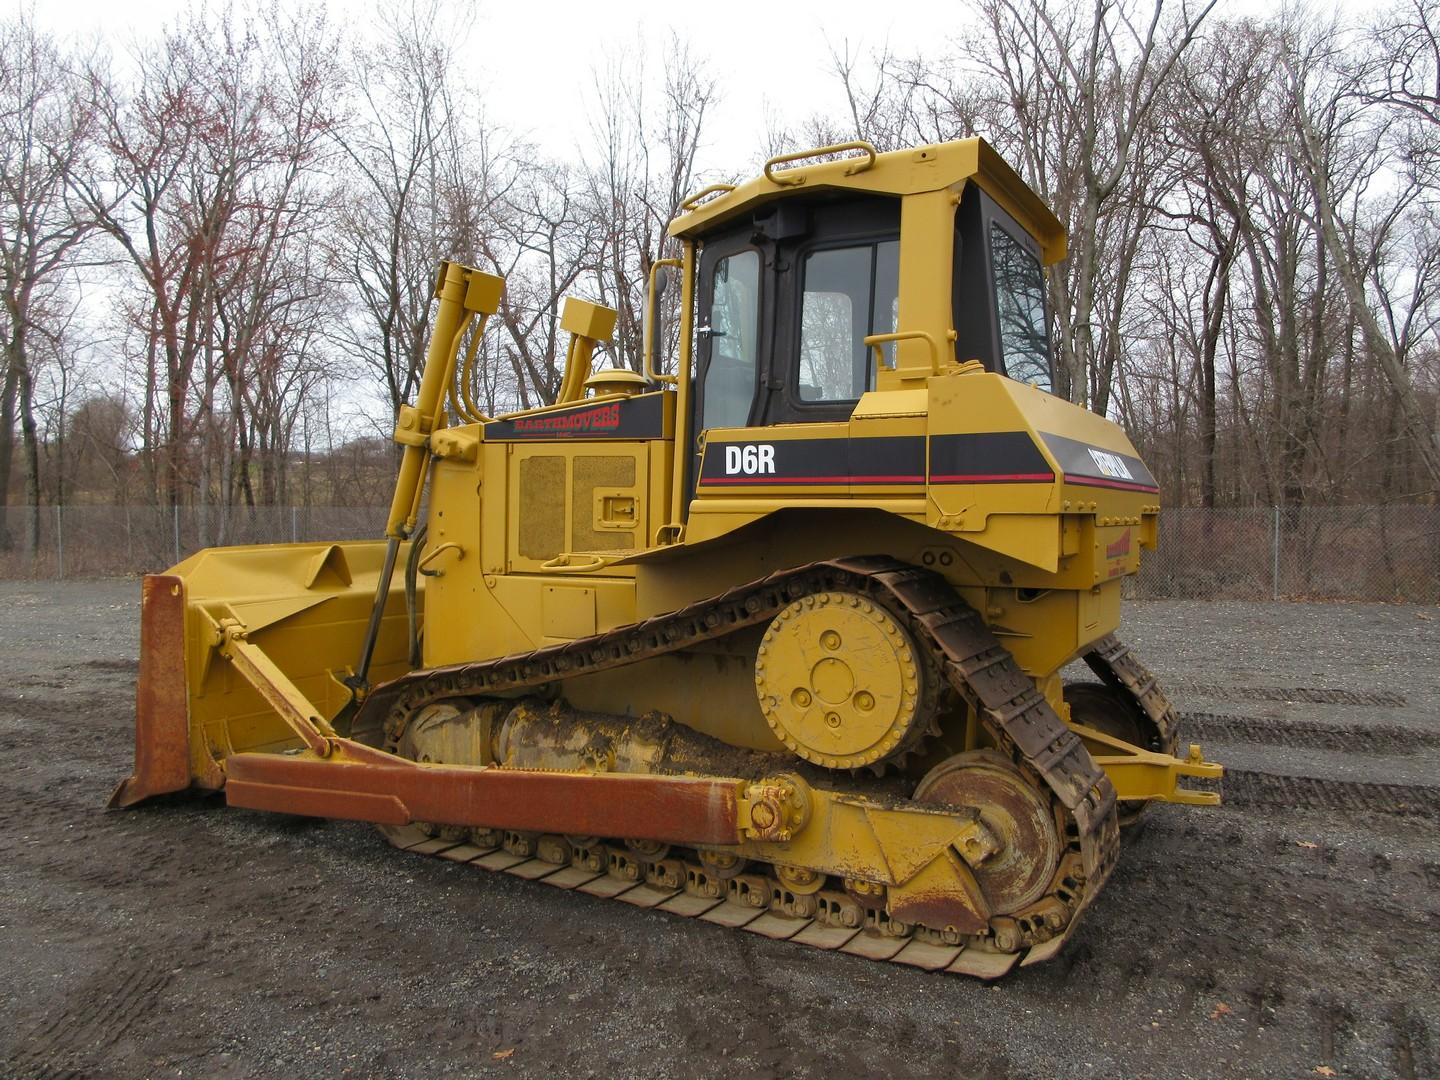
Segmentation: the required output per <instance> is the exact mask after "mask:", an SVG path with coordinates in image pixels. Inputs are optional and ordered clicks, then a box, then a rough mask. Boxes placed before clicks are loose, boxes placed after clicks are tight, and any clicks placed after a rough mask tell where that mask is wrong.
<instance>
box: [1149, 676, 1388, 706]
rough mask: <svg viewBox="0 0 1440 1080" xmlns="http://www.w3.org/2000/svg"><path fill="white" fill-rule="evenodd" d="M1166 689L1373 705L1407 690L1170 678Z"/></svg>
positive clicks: (1234, 698)
mask: <svg viewBox="0 0 1440 1080" xmlns="http://www.w3.org/2000/svg"><path fill="white" fill-rule="evenodd" d="M1165 689H1166V691H1167V692H1168V691H1176V692H1178V693H1183V694H1194V695H1196V696H1198V697H1208V698H1218V699H1220V700H1222V701H1280V702H1297V703H1300V704H1304V705H1373V706H1389V707H1399V706H1402V705H1404V704H1406V698H1405V695H1404V694H1397V693H1393V692H1391V691H1388V690H1371V691H1360V690H1340V689H1330V688H1324V687H1306V686H1221V685H1220V684H1218V683H1195V682H1171V683H1167V684H1166V687H1165Z"/></svg>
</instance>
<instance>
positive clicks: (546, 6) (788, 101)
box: [8, 0, 1278, 172]
mask: <svg viewBox="0 0 1440 1080" xmlns="http://www.w3.org/2000/svg"><path fill="white" fill-rule="evenodd" d="M8 2H9V3H11V4H16V5H17V9H18V0H8ZM454 2H456V3H465V2H466V0H454ZM469 2H471V3H472V4H473V6H474V20H473V24H472V28H471V30H470V34H469V40H468V52H469V55H470V57H472V60H471V63H470V78H471V80H472V85H473V86H474V90H475V93H477V94H480V95H483V99H484V102H485V110H486V113H487V114H488V115H489V116H490V117H491V118H492V119H493V120H495V121H498V122H499V123H501V124H503V125H504V126H505V127H507V128H510V129H511V130H513V131H515V132H517V133H527V134H529V135H530V136H531V137H533V138H534V139H535V141H536V142H537V143H538V144H539V145H540V147H541V148H542V149H543V150H545V151H546V152H548V153H550V154H553V155H556V156H561V155H569V154H572V153H574V152H575V150H576V147H577V144H578V145H579V146H580V147H585V146H588V145H589V142H590V140H589V135H588V132H589V127H588V123H589V121H588V113H587V105H586V102H587V100H588V99H589V98H591V97H592V96H593V95H592V94H591V93H590V91H591V88H592V85H593V76H592V74H591V70H592V67H593V66H594V65H595V64H596V63H597V62H599V63H603V61H604V59H605V57H606V56H607V55H612V56H613V55H618V54H620V53H621V52H623V51H624V50H626V49H630V50H632V53H631V55H633V54H634V53H633V50H634V48H635V45H636V43H637V42H638V41H641V40H643V41H644V42H645V43H646V44H647V45H648V49H649V53H650V56H649V59H648V61H647V63H648V70H647V77H648V78H649V79H651V80H652V81H653V80H658V78H659V77H660V63H661V56H660V50H661V49H663V48H664V47H665V46H666V44H667V43H668V41H669V37H670V31H671V30H672V29H673V30H675V31H676V32H678V33H679V34H680V35H681V36H682V37H684V38H686V39H688V40H689V41H690V42H691V43H692V47H693V48H694V49H695V50H696V52H697V53H698V54H699V55H702V56H704V57H706V58H707V60H708V63H709V65H710V69H711V70H712V72H713V73H714V74H715V75H716V76H717V77H718V78H719V79H720V83H721V100H720V101H719V102H718V104H717V105H716V107H715V110H714V112H713V114H712V116H711V117H710V118H709V119H708V120H707V123H706V131H707V137H706V139H705V142H706V144H707V145H706V146H705V148H704V152H703V153H702V156H701V165H702V167H703V168H705V169H708V170H710V171H715V170H719V171H723V172H729V171H732V170H736V169H743V168H744V167H745V166H746V165H747V164H749V163H751V162H753V161H755V160H756V159H757V155H758V153H759V151H760V150H761V148H762V147H763V142H764V134H765V128H766V116H767V114H769V115H774V116H776V117H777V118H779V119H780V120H781V121H782V122H784V123H790V124H798V123H799V122H800V121H802V120H803V119H804V118H805V117H807V116H809V115H810V114H812V113H814V112H825V113H830V114H838V113H841V112H842V111H843V108H844V100H843V97H842V96H841V95H840V93H839V90H838V87H837V85H836V82H835V80H834V78H833V77H831V76H830V59H829V55H830V48H831V47H832V46H833V47H835V48H843V47H844V46H845V44H846V43H847V42H848V44H849V45H850V47H851V48H852V50H853V49H857V48H858V49H863V50H869V49H873V48H878V47H880V46H883V45H884V44H886V43H887V42H888V43H889V45H890V46H891V47H892V48H893V49H894V50H895V51H897V52H901V53H908V52H913V51H915V50H916V49H917V48H920V47H925V48H926V49H927V50H929V51H932V52H933V51H935V50H936V49H937V48H939V47H943V42H944V40H945V38H946V37H947V36H949V35H950V34H952V33H954V32H955V31H956V30H957V29H958V28H959V26H960V25H961V18H962V13H963V11H964V8H963V7H962V5H960V4H955V3H951V4H947V5H944V6H942V5H940V4H937V3H934V2H930V3H924V2H917V0H823V2H821V3H815V4H793V3H792V4H786V3H779V2H776V0H723V2H707V3H683V4H682V3H670V4H659V3H644V2H641V0H590V2H586V3H576V2H573V0H529V2H524V0H522V2H520V3H515V2H509V3H503V4H502V3H493V2H489V0H469ZM190 6H191V4H190V2H189V0H47V2H42V3H39V4H38V5H37V6H36V8H35V11H36V18H37V21H38V22H39V23H40V24H41V25H42V26H45V27H47V28H48V29H51V30H53V31H55V32H57V33H67V32H71V31H76V32H79V33H82V34H90V33H94V34H98V35H100V36H102V37H104V38H106V39H107V40H108V41H109V42H110V43H111V44H112V46H113V47H115V48H117V49H120V50H123V48H124V47H125V45H127V44H129V43H132V42H134V41H136V40H143V39H145V38H146V37H148V36H149V35H150V34H152V33H153V31H154V30H155V29H156V28H157V27H158V26H159V25H161V24H163V23H166V22H171V21H174V20H175V18H176V16H177V15H178V14H179V13H180V12H182V11H184V10H185V9H186V8H188V7H190ZM211 6H212V7H214V6H216V5H215V4H212V5H211ZM1176 6H1177V7H1178V4H1177V5H1176ZM1276 6H1278V5H1277V4H1276V3H1275V2H1274V0H1221V2H1220V5H1219V7H1218V8H1217V9H1216V13H1217V14H1220V15H1228V16H1232V17H1235V16H1240V15H1243V14H1253V13H1259V12H1264V11H1268V10H1270V9H1272V8H1273V7H1276ZM329 8H330V10H331V11H332V13H334V14H335V15H336V16H337V17H338V18H341V19H343V22H344V24H345V25H346V26H348V27H352V28H358V29H360V30H361V32H363V30H364V27H365V25H366V23H367V21H369V20H370V13H371V12H372V11H373V0H330V2H329ZM946 8H948V9H949V11H950V12H952V13H953V14H951V15H948V16H947V15H941V14H937V12H943V11H945V10H946Z"/></svg>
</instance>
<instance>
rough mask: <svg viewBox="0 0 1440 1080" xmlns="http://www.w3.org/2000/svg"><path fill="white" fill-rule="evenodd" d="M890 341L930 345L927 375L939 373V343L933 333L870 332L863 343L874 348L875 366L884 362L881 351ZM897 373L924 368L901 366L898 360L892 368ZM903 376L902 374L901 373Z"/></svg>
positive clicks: (907, 331)
mask: <svg viewBox="0 0 1440 1080" xmlns="http://www.w3.org/2000/svg"><path fill="white" fill-rule="evenodd" d="M892 341H924V342H925V344H927V345H929V346H930V370H929V371H928V372H925V374H927V375H938V374H940V343H939V342H937V341H936V340H935V335H934V334H932V333H930V331H928V330H901V331H898V332H897V333H894V334H871V335H870V336H869V337H867V338H866V339H865V344H866V345H868V346H869V347H870V348H871V349H874V350H875V366H876V367H877V368H879V367H881V366H882V365H883V364H884V362H885V354H884V352H883V351H882V350H883V349H884V347H885V346H886V345H888V344H889V343H890V342H892ZM892 370H894V371H895V372H897V373H900V372H905V371H924V370H925V369H924V368H901V367H900V365H899V362H898V358H897V362H896V365H895V367H894V368H893V369H892ZM902 377H903V375H902Z"/></svg>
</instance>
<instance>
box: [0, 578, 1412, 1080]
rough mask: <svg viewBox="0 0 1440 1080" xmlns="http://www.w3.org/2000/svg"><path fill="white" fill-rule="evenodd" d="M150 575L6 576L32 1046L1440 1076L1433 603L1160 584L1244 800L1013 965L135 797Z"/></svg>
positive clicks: (528, 1062)
mask: <svg viewBox="0 0 1440 1080" xmlns="http://www.w3.org/2000/svg"><path fill="white" fill-rule="evenodd" d="M137 599H138V587H137V585H136V583H135V582H84V583H74V582H69V583H62V584H51V583H34V582H0V642H3V643H4V647H3V649H0V793H3V805H4V806H5V807H6V808H7V809H8V811H9V812H8V813H7V814H6V815H5V824H4V825H3V826H0V961H3V964H0V971H3V973H4V976H5V977H4V978H3V979H0V1074H4V1075H13V1076H47V1077H59V1076H95V1077H111V1076H113V1077H136V1076H157V1077H159V1076H164V1077H169V1076H187V1075H190V1076H194V1075H203V1076H217V1077H272V1076H273V1077H287V1078H289V1077H293V1076H296V1075H326V1076H337V1075H338V1076H356V1077H360V1076H384V1077H390V1076H395V1077H401V1076H404V1077H409V1076H424V1077H429V1076H439V1075H470V1074H482V1073H493V1074H495V1075H497V1076H503V1075H506V1074H507V1073H508V1074H512V1075H513V1074H535V1075H540V1074H549V1073H558V1074H561V1075H575V1076H605V1077H614V1076H622V1077H628V1076H640V1077H649V1076H711V1075H715V1076H718V1075H722V1074H723V1075H725V1076H727V1077H739V1078H743V1077H772V1076H787V1077H788V1076H799V1077H816V1078H819V1077H830V1076H835V1075H851V1074H853V1075H876V1076H893V1077H908V1076H947V1077H987V1078H991V1077H998V1078H1005V1077H1032V1076H1034V1077H1039V1076H1066V1077H1073V1076H1127V1077H1141V1076H1154V1077H1192V1076H1193V1077H1200V1076H1235V1077H1250V1076H1278V1077H1287V1076H1294V1077H1300V1076H1315V1075H1322V1076H1328V1075H1338V1076H1344V1077H1381V1076H1400V1077H1407V1078H1408V1077H1423V1076H1434V1075H1440V1019H1437V1017H1440V990H1437V986H1436V979H1435V970H1436V966H1437V962H1440V935H1437V933H1436V931H1437V929H1440V901H1437V895H1440V894H1437V887H1440V839H1437V837H1436V833H1435V823H1436V821H1437V820H1440V785H1437V780H1436V776H1437V771H1436V768H1437V764H1440V709H1437V703H1440V613H1437V611H1436V609H1434V608H1415V607H1402V606H1383V605H1360V604H1324V605H1321V604H1315V605H1285V604H1242V603H1214V604H1205V603H1174V602H1149V603H1135V604H1133V605H1131V606H1130V607H1129V608H1128V609H1127V614H1126V626H1125V629H1124V633H1125V636H1126V637H1127V639H1128V640H1130V641H1131V642H1132V643H1133V644H1135V645H1136V646H1137V648H1138V650H1139V651H1140V652H1141V655H1142V656H1144V657H1145V658H1146V660H1147V662H1148V663H1149V664H1150V666H1151V667H1152V668H1153V669H1154V670H1156V671H1157V672H1159V673H1160V674H1161V675H1162V677H1163V678H1165V679H1166V681H1167V685H1169V686H1171V687H1172V688H1173V691H1174V692H1173V696H1174V697H1175V699H1176V701H1177V704H1178V705H1179V707H1180V708H1181V709H1182V711H1183V712H1185V713H1186V714H1187V719H1186V723H1187V726H1188V728H1189V732H1188V734H1189V736H1191V737H1199V738H1201V739H1203V741H1204V744H1205V750H1206V755H1207V757H1209V758H1211V759H1212V760H1221V761H1224V762H1226V763H1227V765H1229V766H1231V768H1232V773H1231V777H1230V778H1229V780H1228V782H1227V788H1226V795H1227V799H1228V800H1229V804H1228V805H1227V806H1225V807H1222V808H1220V809H1214V810H1192V809H1186V808H1183V807H1165V806H1162V807H1158V808H1156V810H1155V812H1154V813H1153V816H1152V819H1151V820H1150V821H1149V823H1148V824H1147V827H1146V829H1145V830H1144V831H1143V833H1141V835H1140V836H1139V837H1138V838H1136V839H1134V840H1131V841H1128V842H1127V845H1126V850H1125V852H1124V854H1123V856H1122V859H1121V863H1120V866H1119V868H1118V869H1117V871H1116V872H1115V874H1114V876H1113V877H1112V879H1111V881H1110V884H1109V886H1108V887H1107V889H1106V890H1105V892H1104V894H1103V895H1102V896H1101V897H1100V899H1099V900H1098V901H1097V902H1096V904H1095V905H1094V906H1093V907H1092V908H1091V909H1090V911H1089V912H1088V913H1087V915H1086V917H1085V920H1084V922H1083V924H1082V925H1081V927H1080V928H1079V930H1078V931H1077V933H1076V935H1075V937H1074V939H1073V940H1072V941H1071V942H1070V944H1069V945H1068V947H1067V949H1066V950H1065V952H1064V953H1063V954H1062V955H1061V956H1060V957H1059V958H1058V959H1057V960H1056V961H1053V962H1051V963H1049V964H1045V965H1040V966H1037V967H1033V968H1026V969H1023V970H1021V971H1019V972H1017V973H1016V974H1014V975H1012V976H1011V977H1010V978H1008V979H1006V980H1004V981H1002V982H1001V983H999V984H995V985H986V984H983V983H979V982H974V981H970V980H967V979H963V978H958V977H954V976H938V975H929V974H925V973H922V972H919V971H914V970H911V969H906V968H900V967H896V966H893V965H886V964H873V963H869V962H866V961H863V960H858V959H854V958H850V957H846V956H839V955H835V954H831V953H824V952H819V951H814V950H808V949H804V948H801V947H798V946H793V945H787V944H784V943H778V942H772V941H769V940H767V939H764V938H761V937H758V936H756V935H752V934H746V933H741V932H736V931H725V930H721V929H719V928H717V927H712V926H709V925H706V924H701V923H697V922H694V921H687V920H683V919H678V918H674V917H671V916H667V915H663V914H659V913H656V912H649V911H641V910H637V909H634V908H631V907H629V906H627V905H623V904H617V903H614V902H613V901H603V900H596V899H592V898H590V897H588V896H584V895H580V894H576V893H568V892H561V891H559V890H555V889H550V888H546V887H545V886H543V885H540V884H534V883H527V882H524V881H520V880H517V879H515V878H512V877H510V876H507V875H504V874H486V873H483V872H479V871H477V870H475V869H474V868H470V867H464V866H457V865H454V864H451V863H446V862H444V861H442V860H435V859H429V860H427V859H423V858H420V857H417V856H413V855H405V854H403V853H400V852H397V851H394V850H393V849H391V848H390V847H388V846H387V845H386V844H385V842H384V841H383V840H382V839H381V837H380V836H379V835H378V834H376V833H375V832H374V831H372V830H371V829H369V828H368V827H366V826H363V825H355V824H345V823H326V822H316V821H307V820H303V819H295V818H286V817H277V816H272V815H263V814H254V813H249V812H245V811H226V810H223V809H222V808H221V807H220V806H219V805H218V804H217V803H216V802H215V801H171V802H162V803H159V804H157V805H152V806H147V807H144V808H141V809H139V810H135V811H131V812H125V813H106V812H104V811H103V810H102V809H101V807H102V805H103V802H104V799H105V798H106V796H108V794H109V792H110V790H111V789H112V788H113V786H114V784H115V782H116V781H117V780H118V779H120V777H121V776H123V775H124V774H126V773H127V772H128V770H129V763H130V754H131V715H132V712H131V711H132V693H133V683H134V673H135V657H136V653H137V640H136V633H137V629H136V627H137V622H136V613H137V607H138V605H137ZM1328 1070H1334V1072H1333V1074H1332V1073H1331V1072H1329V1071H1328Z"/></svg>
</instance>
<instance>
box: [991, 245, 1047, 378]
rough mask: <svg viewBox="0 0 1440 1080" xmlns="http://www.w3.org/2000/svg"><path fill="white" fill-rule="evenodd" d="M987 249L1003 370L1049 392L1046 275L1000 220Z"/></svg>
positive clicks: (1036, 260)
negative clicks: (992, 265)
mask: <svg viewBox="0 0 1440 1080" xmlns="http://www.w3.org/2000/svg"><path fill="white" fill-rule="evenodd" d="M990 250H991V256H992V258H993V259H994V264H995V302H996V306H997V307H998V309H999V315H1000V358H1001V360H1002V362H1003V363H1004V365H1005V374H1006V375H1008V376H1010V378H1012V379H1014V380H1016V381H1017V382H1023V383H1030V384H1031V385H1033V386H1038V387H1039V388H1040V389H1041V390H1044V391H1047V392H1049V391H1050V389H1051V377H1050V333H1049V330H1048V328H1047V327H1046V325H1045V277H1044V274H1043V273H1042V272H1041V270H1040V260H1038V259H1037V258H1035V256H1034V255H1031V254H1030V252H1028V251H1026V250H1025V248H1024V247H1022V246H1021V244H1020V242H1019V241H1018V240H1016V239H1015V238H1014V237H1013V236H1011V235H1010V234H1009V233H1008V232H1006V231H1005V230H1004V229H1002V228H1001V227H1000V226H999V224H992V225H991V226H990Z"/></svg>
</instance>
